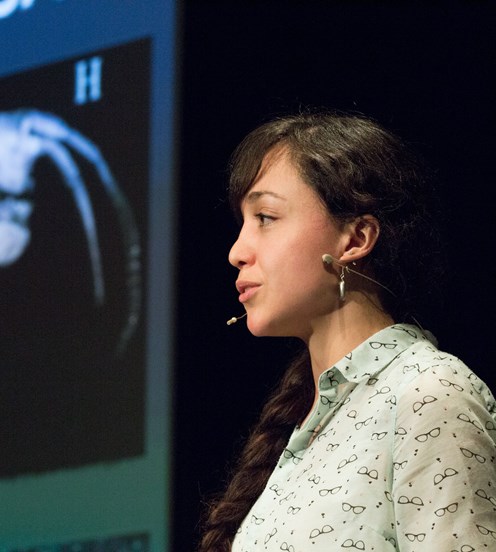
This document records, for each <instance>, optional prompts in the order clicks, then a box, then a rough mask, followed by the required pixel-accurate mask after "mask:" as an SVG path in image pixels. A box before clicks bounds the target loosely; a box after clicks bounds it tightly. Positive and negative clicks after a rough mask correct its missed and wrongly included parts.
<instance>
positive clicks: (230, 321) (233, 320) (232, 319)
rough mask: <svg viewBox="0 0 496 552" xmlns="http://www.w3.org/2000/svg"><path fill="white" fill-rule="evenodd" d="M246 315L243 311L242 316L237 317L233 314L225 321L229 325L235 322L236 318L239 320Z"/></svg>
mask: <svg viewBox="0 0 496 552" xmlns="http://www.w3.org/2000/svg"><path fill="white" fill-rule="evenodd" d="M246 315H247V313H246V312H245V313H244V314H243V316H238V317H237V318H236V317H235V316H233V317H232V318H230V319H229V320H228V321H227V325H228V326H230V325H231V324H236V322H237V321H238V320H241V319H242V318H244V317H245V316H246Z"/></svg>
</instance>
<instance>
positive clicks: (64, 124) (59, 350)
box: [0, 0, 176, 552]
mask: <svg viewBox="0 0 496 552" xmlns="http://www.w3.org/2000/svg"><path fill="white" fill-rule="evenodd" d="M175 23H176V6H175V3H174V1H173V0H149V1H147V2H146V3H144V2H142V1H141V0H140V1H138V0H134V1H133V0H127V1H123V0H0V48H1V49H2V52H3V54H2V56H1V57H0V288H1V290H0V295H1V297H0V300H1V301H2V311H1V313H0V325H1V328H0V330H1V331H2V342H1V345H0V360H1V361H2V378H1V383H0V403H1V406H0V426H1V427H2V428H4V431H3V434H2V437H1V440H0V447H1V449H2V455H1V456H2V457H1V458H0V496H1V499H0V552H28V551H30V552H35V551H36V552H38V551H42V550H43V551H44V552H47V551H49V552H59V551H72V550H77V551H79V552H81V551H93V550H95V551H96V550H98V551H106V550H109V551H110V550H112V551H120V552H125V551H128V550H133V551H137V550H139V551H142V550H143V551H153V552H155V551H157V552H163V551H164V550H167V543H168V535H169V519H168V517H169V508H170V505H169V489H170V485H169V473H168V472H169V458H170V450H169V447H170V443H169V433H170V427H169V419H170V404H171V400H170V399H171V397H170V393H169V389H170V387H171V380H170V374H171V364H170V363H171V358H172V354H171V349H172V343H171V333H172V332H171V327H172V316H173V307H174V304H173V300H172V297H173V296H174V294H173V281H172V274H173V273H174V267H173V254H174V251H173V243H174V240H173V237H174V230H175V228H174V212H175V206H174V197H175V193H174V182H173V172H174V147H173V137H174V115H175V90H176V89H175V55H176V54H175V48H176V43H175V37H176V30H175Z"/></svg>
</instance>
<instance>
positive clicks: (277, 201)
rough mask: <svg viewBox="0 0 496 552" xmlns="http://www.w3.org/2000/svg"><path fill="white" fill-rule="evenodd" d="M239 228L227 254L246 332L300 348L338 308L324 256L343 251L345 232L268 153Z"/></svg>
mask: <svg viewBox="0 0 496 552" xmlns="http://www.w3.org/2000/svg"><path fill="white" fill-rule="evenodd" d="M241 213H242V216H243V225H242V227H241V230H240V233H239V236H238V239H237V240H236V242H235V243H234V245H233V246H232V249H231V251H230V253H229V262H230V263H231V264H232V265H233V266H235V267H236V268H238V270H239V274H238V279H237V281H236V288H237V290H238V292H239V300H240V302H241V303H242V304H243V305H244V307H245V309H246V312H247V315H248V318H247V325H248V328H249V330H250V331H251V333H252V334H254V335H257V336H294V337H300V338H301V339H303V340H305V341H307V340H308V339H309V337H310V335H311V334H312V332H313V331H315V328H316V326H317V325H318V324H319V323H321V321H322V320H323V319H324V318H325V317H326V316H328V315H329V313H330V312H333V311H335V310H336V309H337V308H338V306H339V297H338V291H337V290H338V271H337V269H334V268H333V269H331V270H329V269H327V270H326V268H325V267H324V265H323V262H322V255H323V254H324V253H331V254H332V255H333V256H335V257H336V258H338V259H339V258H340V257H341V256H342V255H343V254H344V252H345V251H346V249H349V248H350V237H349V232H348V231H347V230H346V225H342V224H338V223H337V222H336V221H334V220H333V218H332V217H331V215H330V214H329V212H328V211H327V209H326V208H325V206H324V205H323V203H322V201H321V200H320V198H319V196H318V195H317V193H316V192H315V191H314V190H313V189H312V188H311V187H310V186H309V185H308V184H307V183H305V182H304V181H303V180H302V178H301V176H300V174H299V172H298V170H297V168H296V167H295V165H294V164H293V163H292V161H291V159H290V157H289V155H288V154H287V153H286V152H285V151H284V150H276V151H273V152H269V154H268V155H267V156H266V157H265V159H264V162H263V164H262V168H261V170H260V172H259V175H258V177H257V179H256V180H255V182H254V184H253V185H252V187H251V188H250V189H249V190H248V192H247V194H246V196H245V197H244V199H243V201H242V204H241Z"/></svg>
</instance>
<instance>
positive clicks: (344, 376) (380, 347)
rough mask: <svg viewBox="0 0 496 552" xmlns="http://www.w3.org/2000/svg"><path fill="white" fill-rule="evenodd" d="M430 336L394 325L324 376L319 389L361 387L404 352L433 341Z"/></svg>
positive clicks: (361, 346) (400, 325)
mask: <svg viewBox="0 0 496 552" xmlns="http://www.w3.org/2000/svg"><path fill="white" fill-rule="evenodd" d="M427 335H429V332H426V331H424V330H421V329H420V328H418V327H417V326H414V325H411V324H394V325H393V326H388V327H387V328H384V329H383V330H380V331H379V332H377V333H375V334H374V335H372V336H371V337H369V338H368V339H367V340H365V341H364V342H362V343H360V345H358V347H356V348H355V349H353V351H351V352H350V353H348V354H347V355H345V356H344V357H343V358H342V359H341V360H340V361H338V362H337V363H336V364H335V365H334V366H332V367H331V368H329V369H328V370H326V371H325V372H324V373H323V374H321V376H320V379H319V389H322V390H323V389H327V388H329V387H330V386H332V385H336V380H337V381H338V382H339V383H343V382H344V381H348V382H355V383H358V382H360V381H363V380H365V379H370V378H373V377H374V376H375V375H376V374H378V373H379V372H380V371H381V370H383V369H384V368H385V367H386V366H387V365H388V364H390V363H391V361H392V360H393V359H395V358H396V357H398V356H399V355H400V354H401V353H402V352H403V351H405V350H406V349H408V348H409V347H411V346H412V345H414V344H415V343H419V342H421V341H432V340H433V338H431V337H430V335H429V337H427Z"/></svg>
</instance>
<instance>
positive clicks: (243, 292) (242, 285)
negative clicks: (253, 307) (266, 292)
mask: <svg viewBox="0 0 496 552" xmlns="http://www.w3.org/2000/svg"><path fill="white" fill-rule="evenodd" d="M259 287H260V284H257V283H256V282H246V281H242V280H238V281H237V282H236V289H237V290H238V292H239V302H240V303H245V302H246V301H248V300H249V299H251V298H252V297H253V295H254V294H255V293H256V292H257V290H258V289H259Z"/></svg>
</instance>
